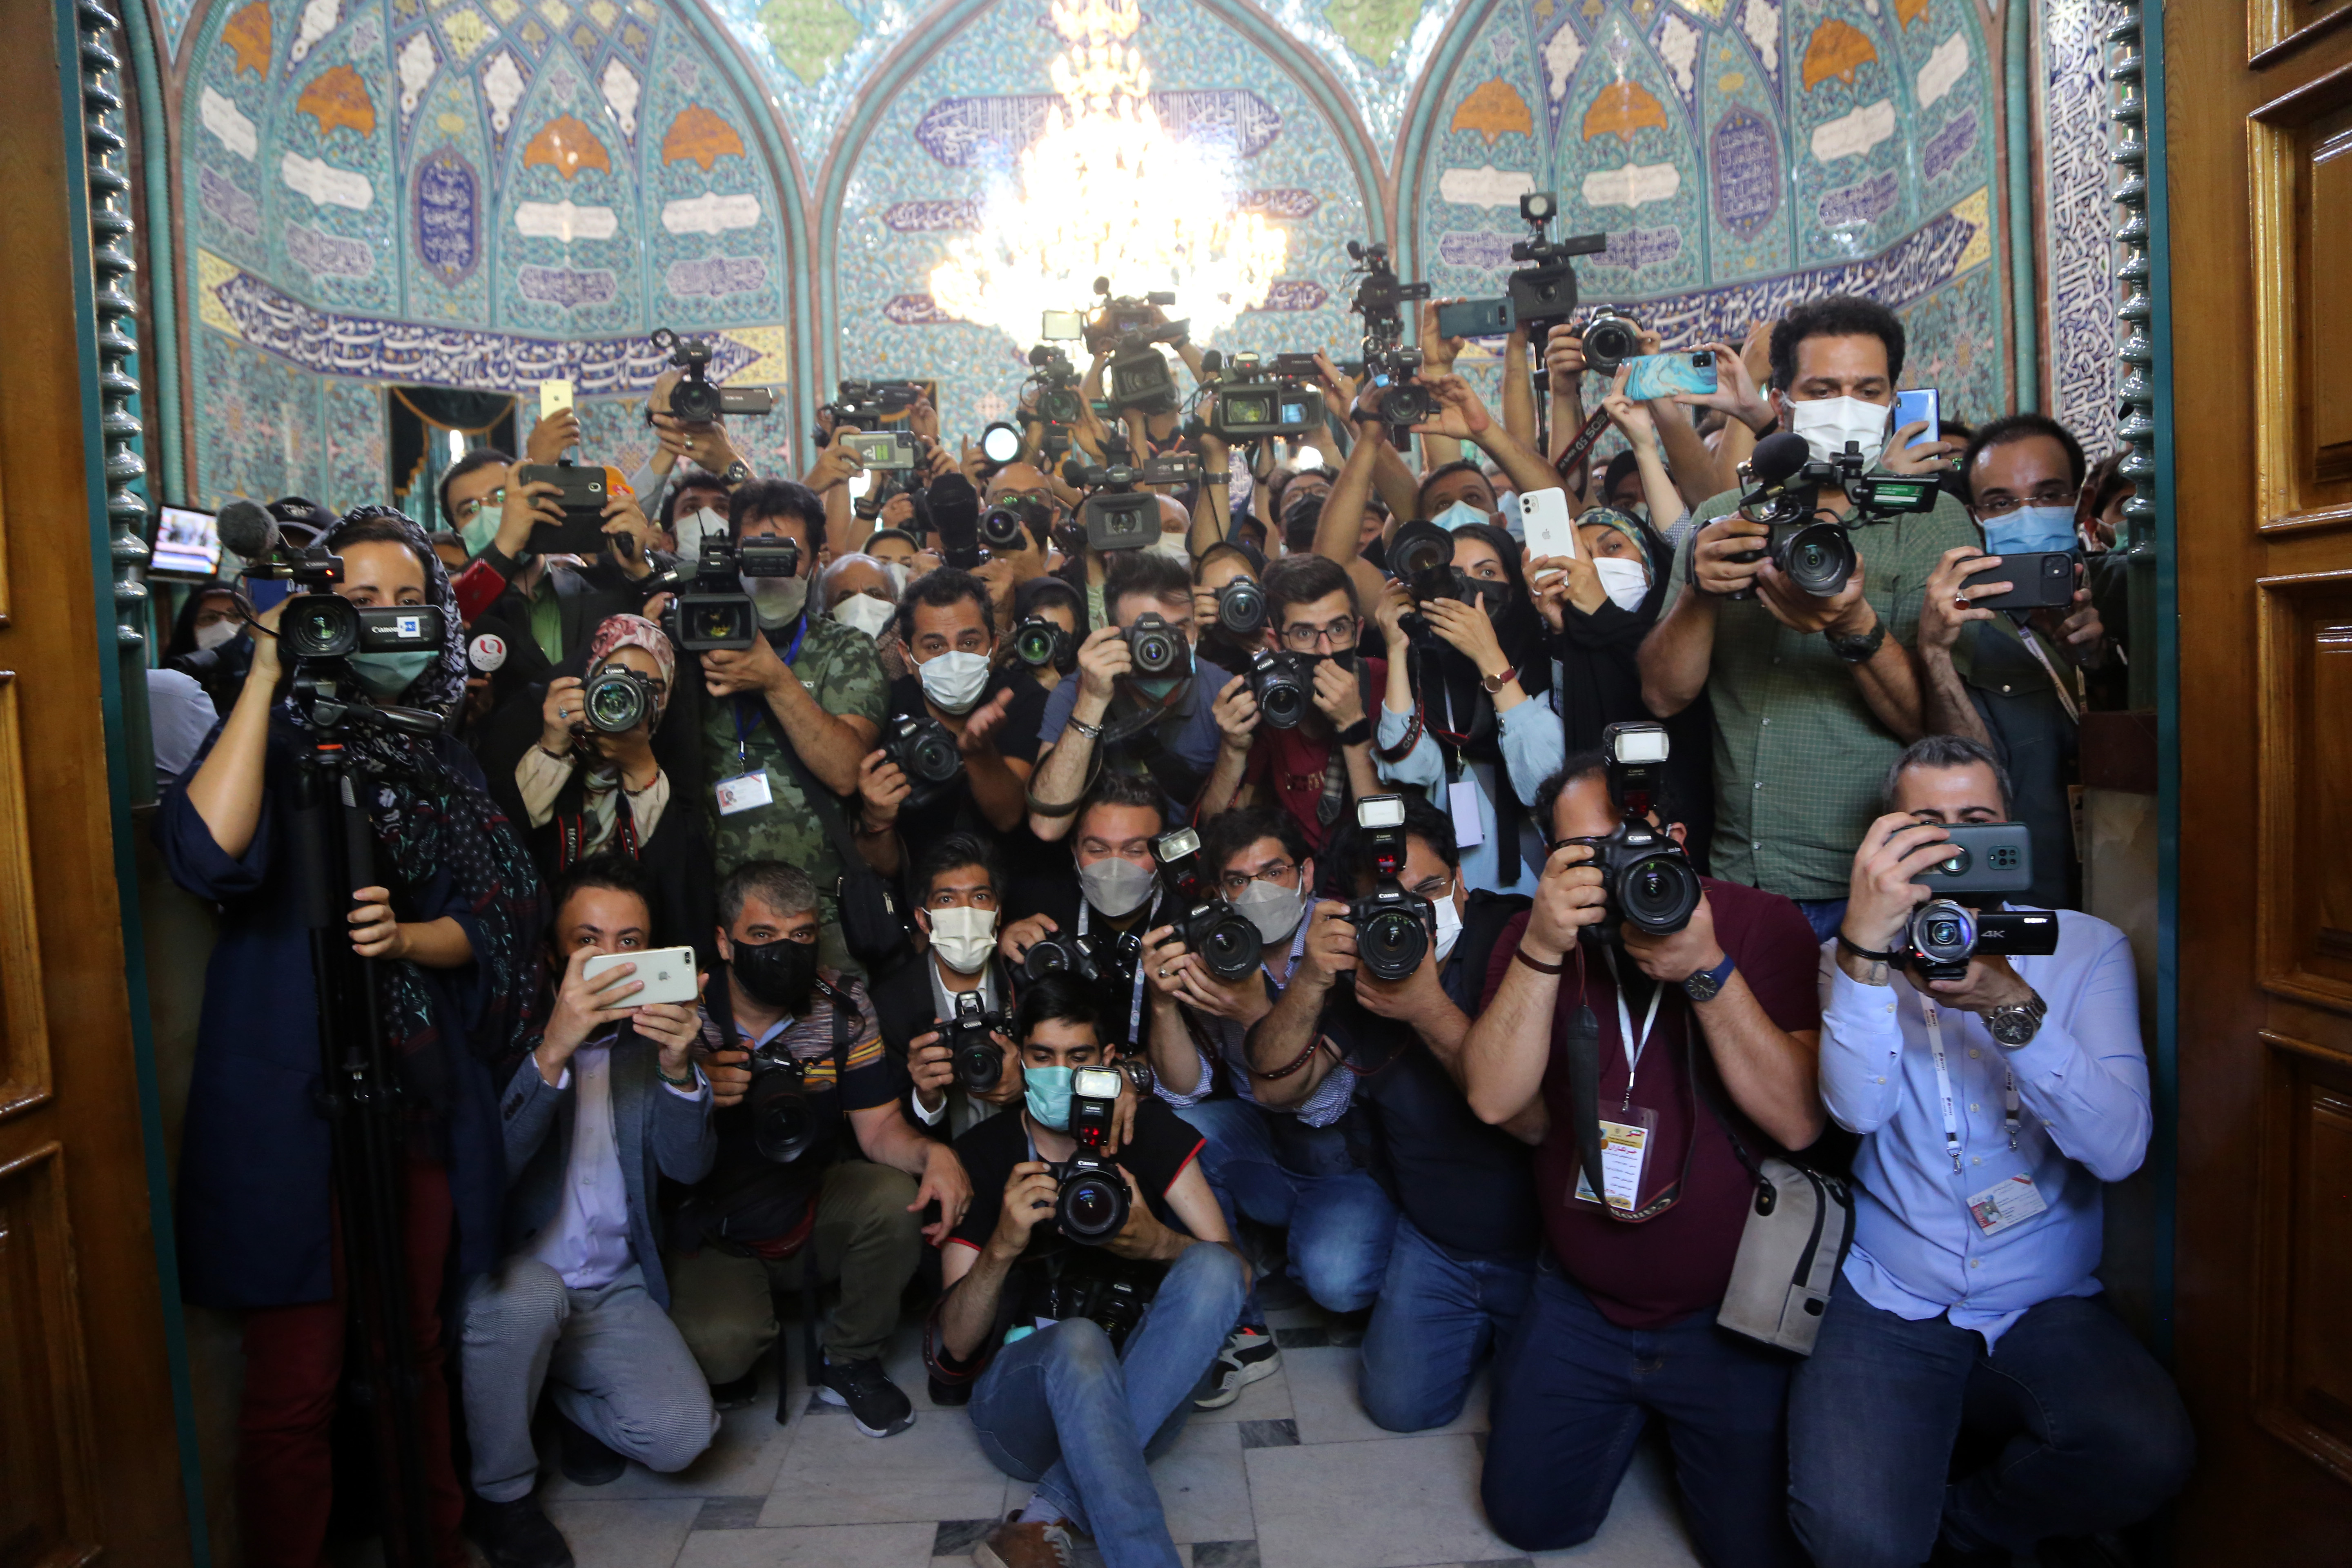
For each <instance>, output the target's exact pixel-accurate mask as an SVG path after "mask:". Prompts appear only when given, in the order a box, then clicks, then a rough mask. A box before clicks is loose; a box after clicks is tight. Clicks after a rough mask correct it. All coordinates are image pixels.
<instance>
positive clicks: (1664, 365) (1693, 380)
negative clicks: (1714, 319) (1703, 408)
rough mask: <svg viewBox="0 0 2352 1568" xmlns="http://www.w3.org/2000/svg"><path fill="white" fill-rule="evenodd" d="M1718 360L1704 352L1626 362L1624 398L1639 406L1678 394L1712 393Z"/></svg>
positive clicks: (1655, 355) (1651, 357) (1652, 356)
mask: <svg viewBox="0 0 2352 1568" xmlns="http://www.w3.org/2000/svg"><path fill="white" fill-rule="evenodd" d="M1715 389H1716V374H1715V356H1714V355H1713V354H1711V353H1707V352H1706V350H1705V349H1696V350H1685V352H1683V353H1671V354H1643V355H1640V356H1639V357H1638V358H1634V359H1629V360H1627V361H1626V362H1625V395H1626V396H1628V397H1630V398H1632V399H1633V401H1634V402H1636V403H1646V402H1648V401H1649V400H1650V399H1651V398H1654V397H1671V396H1673V395H1675V393H1677V392H1713V391H1714V390H1715Z"/></svg>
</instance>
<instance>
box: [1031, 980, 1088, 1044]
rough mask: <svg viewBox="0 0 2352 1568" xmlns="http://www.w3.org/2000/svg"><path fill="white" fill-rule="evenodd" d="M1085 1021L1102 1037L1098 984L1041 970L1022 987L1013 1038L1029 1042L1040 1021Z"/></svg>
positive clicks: (1066, 1022) (1077, 1022)
mask: <svg viewBox="0 0 2352 1568" xmlns="http://www.w3.org/2000/svg"><path fill="white" fill-rule="evenodd" d="M1054 1023H1061V1024H1084V1025H1085V1026H1087V1028H1089V1029H1092V1030H1093V1031H1094V1032H1095V1037H1096V1038H1097V1039H1100V1038H1101V1037H1102V1013H1101V1011H1100V1009H1098V1008H1097V1006H1096V1005H1095V994H1094V987H1093V986H1091V985H1088V984H1087V983H1086V982H1085V981H1082V980H1079V979H1077V978H1076V977H1075V976H1073V975H1069V974H1041V975H1039V976H1038V977H1037V978H1036V979H1034V980H1033V981H1031V982H1030V983H1029V984H1027V985H1025V986H1024V987H1022V990H1021V1000H1020V1001H1019V1002H1018V1003H1016V1004H1014V1005H1013V1040H1014V1041H1015V1042H1016V1043H1019V1044H1026V1043H1027V1041H1028V1039H1029V1037H1030V1035H1031V1034H1033V1033H1034V1032H1035V1030H1036V1027H1037V1026H1038V1025H1040V1024H1054Z"/></svg>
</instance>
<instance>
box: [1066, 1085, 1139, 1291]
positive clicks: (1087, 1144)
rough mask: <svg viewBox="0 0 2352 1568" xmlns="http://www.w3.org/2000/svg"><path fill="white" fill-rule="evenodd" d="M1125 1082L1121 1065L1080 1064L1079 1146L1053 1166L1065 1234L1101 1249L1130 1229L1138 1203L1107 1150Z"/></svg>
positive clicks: (1073, 1089)
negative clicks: (1129, 1223) (1128, 1227)
mask: <svg viewBox="0 0 2352 1568" xmlns="http://www.w3.org/2000/svg"><path fill="white" fill-rule="evenodd" d="M1124 1081H1125V1077H1124V1075H1123V1074H1121V1073H1120V1072H1119V1070H1118V1068H1076V1070H1074V1071H1073V1072H1072V1073H1071V1074H1070V1136H1071V1137H1073V1138H1075V1139H1076V1140H1077V1143H1078V1148H1077V1152H1076V1153H1074V1154H1072V1155H1071V1156H1070V1157H1069V1158H1068V1159H1066V1160H1065V1161H1062V1162H1061V1163H1058V1164H1056V1165H1054V1166H1053V1167H1051V1168H1052V1171H1053V1174H1054V1180H1055V1183H1056V1184H1057V1185H1058V1187H1059V1189H1060V1190H1059V1191H1058V1192H1056V1193H1055V1197H1054V1223H1055V1226H1057V1227H1059V1229H1060V1230H1061V1233H1062V1234H1063V1235H1064V1236H1065V1237H1068V1238H1069V1239H1070V1240H1072V1241H1075V1242H1078V1243H1081V1244H1083V1245H1085V1246H1087V1247H1100V1246H1102V1245H1103V1244H1104V1243H1105V1242H1107V1241H1109V1240H1110V1239H1111V1238H1112V1237H1116V1236H1117V1235H1118V1233H1119V1232H1120V1231H1122V1230H1125V1229H1126V1228H1127V1221H1128V1215H1129V1211H1130V1210H1131V1209H1132V1208H1133V1207H1134V1200H1133V1199H1132V1198H1130V1197H1129V1195H1128V1189H1127V1178H1126V1177H1125V1176H1124V1175H1122V1174H1121V1173H1120V1172H1119V1169H1118V1166H1116V1165H1114V1164H1112V1163H1111V1161H1110V1158H1109V1156H1108V1155H1107V1154H1105V1153H1104V1152H1103V1150H1104V1149H1105V1148H1106V1147H1107V1146H1108V1143H1109V1142H1110V1130H1111V1120H1112V1117H1113V1116H1114V1115H1115V1114H1116V1112H1117V1110H1118V1090H1119V1085H1120V1084H1121V1083H1123V1082H1124Z"/></svg>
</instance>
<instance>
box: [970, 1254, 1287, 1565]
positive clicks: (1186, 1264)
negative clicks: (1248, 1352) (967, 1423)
mask: <svg viewBox="0 0 2352 1568" xmlns="http://www.w3.org/2000/svg"><path fill="white" fill-rule="evenodd" d="M1243 1289H1244V1286H1243V1270H1242V1265H1241V1260H1240V1259H1239V1258H1236V1257H1234V1254H1233V1253H1232V1252H1231V1251H1229V1250H1228V1249H1226V1248H1224V1247H1207V1246H1200V1247H1186V1248H1185V1249H1184V1255H1183V1256H1182V1257H1181V1258H1178V1259H1177V1260H1176V1262H1175V1263H1174V1265H1173V1266H1171V1268H1169V1270H1168V1277H1167V1279H1163V1280H1162V1281H1160V1293H1159V1295H1157V1296H1155V1297H1154V1298H1152V1302H1151V1310H1150V1311H1149V1312H1147V1313H1145V1314H1144V1319H1143V1325H1142V1327H1140V1328H1139V1329H1137V1330H1136V1331H1135V1332H1134V1333H1132V1334H1130V1335H1129V1337H1128V1342H1127V1350H1126V1352H1125V1353H1124V1354H1121V1355H1113V1354H1112V1353H1111V1348H1110V1337H1109V1336H1108V1335H1107V1334H1105V1333H1104V1332H1103V1331H1102V1330H1101V1329H1099V1328H1097V1326H1096V1325H1095V1324H1094V1323H1092V1322H1090V1321H1087V1320H1086V1319H1084V1318H1067V1319H1065V1320H1063V1321H1061V1322H1058V1323H1055V1324H1054V1325H1053V1326H1052V1327H1051V1328H1047V1329H1041V1330H1039V1331H1037V1332H1036V1333H1034V1334H1030V1335H1027V1336H1026V1337H1024V1338H1023V1339H1020V1340H1016V1341H1014V1342H1013V1343H1012V1344H1009V1345H1006V1346H1005V1347H1004V1348H1003V1349H1002V1350H1000V1351H998V1352H996V1359H995V1360H993V1361H992V1362H991V1363H989V1365H988V1370H987V1371H986V1372H984V1373H981V1376H980V1382H979V1383H978V1384H975V1385H974V1386H973V1388H972V1394H971V1429H972V1430H973V1432H975V1433H977V1434H978V1435H979V1436H980V1446H981V1447H982V1450H983V1451H985V1452H986V1453H987V1455H988V1458H989V1461H990V1463H992V1464H993V1465H994V1466H995V1467H996V1468H998V1469H1000V1470H1003V1472H1004V1473H1005V1474H1007V1475H1009V1476H1013V1477H1017V1478H1018V1479H1022V1480H1024V1481H1035V1482H1036V1483H1037V1491H1038V1494H1039V1496H1040V1497H1041V1498H1043V1499H1044V1500H1045V1502H1046V1503H1048V1504H1049V1505H1050V1506H1052V1507H1054V1508H1055V1509H1057V1510H1059V1511H1060V1513H1061V1515H1062V1517H1063V1518H1065V1519H1066V1520H1068V1521H1070V1522H1071V1523H1072V1524H1073V1525H1076V1527H1077V1528H1078V1529H1079V1530H1081V1531H1086V1532H1087V1533H1088V1534H1090V1535H1092V1536H1093V1537H1094V1538H1095V1544H1096V1545H1097V1547H1098V1548H1100V1549H1101V1552H1102V1558H1103V1562H1104V1563H1106V1564H1107V1565H1108V1568H1174V1564H1175V1563H1177V1561H1178V1559H1177V1556H1176V1546H1175V1543H1174V1542H1171V1541H1170V1540H1169V1538H1168V1521H1167V1517H1166V1516H1165V1515H1164V1514H1163V1513H1162V1512H1161V1511H1160V1494H1159V1492H1158V1491H1157V1490H1155V1489H1153V1487H1152V1484H1151V1475H1150V1470H1149V1469H1148V1468H1146V1467H1147V1466H1148V1465H1149V1464H1150V1461H1151V1460H1152V1459H1154V1458H1158V1457H1159V1456H1160V1454H1162V1453H1165V1452H1166V1451H1167V1449H1168V1447H1169V1445H1170V1444H1171V1443H1173V1442H1175V1441H1176V1436H1177V1434H1178V1433H1179V1432H1181V1430H1182V1429H1183V1426H1184V1417H1185V1416H1186V1415H1190V1414H1191V1413H1192V1385H1193V1384H1196V1383H1198V1382H1200V1381H1201V1374H1202V1373H1203V1372H1206V1371H1207V1370H1208V1368H1209V1363H1210V1362H1211V1361H1212V1360H1213V1359H1214V1358H1215V1356H1216V1353H1217V1352H1218V1350H1219V1349H1220V1348H1222V1347H1223V1344H1224V1342H1225V1335H1226V1334H1227V1333H1228V1332H1230V1331H1232V1329H1233V1326H1234V1317H1235V1316H1236V1315H1237V1314H1238V1313H1239V1312H1240V1311H1241V1306H1242V1292H1243Z"/></svg>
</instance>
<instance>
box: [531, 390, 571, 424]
mask: <svg viewBox="0 0 2352 1568" xmlns="http://www.w3.org/2000/svg"><path fill="white" fill-rule="evenodd" d="M571 406H572V384H571V383H570V382H568V381H542V382H541V383H540V384H539V416H540V417H541V419H550V418H552V417H554V416H556V415H558V414H561V413H562V412H563V410H565V409H567V408H569V407H571Z"/></svg>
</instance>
